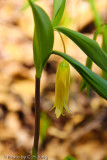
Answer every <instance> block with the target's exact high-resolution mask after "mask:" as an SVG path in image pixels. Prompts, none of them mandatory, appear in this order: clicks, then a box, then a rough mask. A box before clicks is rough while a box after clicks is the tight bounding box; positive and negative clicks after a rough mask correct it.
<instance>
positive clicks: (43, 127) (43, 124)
mask: <svg viewBox="0 0 107 160" xmlns="http://www.w3.org/2000/svg"><path fill="white" fill-rule="evenodd" d="M50 123H51V120H50V119H49V118H48V116H47V114H46V113H44V112H42V113H41V116H40V137H41V140H42V141H44V140H45V138H46V133H47V130H48V128H49V126H50Z"/></svg>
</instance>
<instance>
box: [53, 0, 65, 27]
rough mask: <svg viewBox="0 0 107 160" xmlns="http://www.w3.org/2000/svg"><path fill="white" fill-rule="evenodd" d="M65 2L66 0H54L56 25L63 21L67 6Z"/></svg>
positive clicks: (54, 21) (54, 24)
mask: <svg viewBox="0 0 107 160" xmlns="http://www.w3.org/2000/svg"><path fill="white" fill-rule="evenodd" d="M65 2H66V0H54V5H53V17H52V23H53V26H54V27H55V26H58V25H59V23H60V21H61V18H62V15H63V12H64V8H65Z"/></svg>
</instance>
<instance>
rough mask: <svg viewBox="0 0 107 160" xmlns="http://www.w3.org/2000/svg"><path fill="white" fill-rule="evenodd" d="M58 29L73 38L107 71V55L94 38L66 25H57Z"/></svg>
mask: <svg viewBox="0 0 107 160" xmlns="http://www.w3.org/2000/svg"><path fill="white" fill-rule="evenodd" d="M55 28H56V29H57V30H58V31H60V32H62V33H63V34H65V35H66V36H67V37H69V38H70V39H71V40H73V41H74V42H75V43H76V44H77V45H78V47H80V48H81V50H83V52H84V53H85V54H86V55H87V56H89V57H90V59H92V60H93V61H94V62H95V63H96V64H97V65H98V66H99V67H100V68H102V69H103V70H104V71H105V72H107V55H106V53H105V52H104V51H103V50H102V49H101V48H100V46H99V45H98V43H97V42H96V41H95V40H92V39H90V38H88V37H86V36H84V35H83V34H81V33H78V32H75V31H72V30H70V29H67V28H64V27H55Z"/></svg>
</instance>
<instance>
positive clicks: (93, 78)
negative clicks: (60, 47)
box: [53, 51, 107, 99]
mask: <svg viewBox="0 0 107 160" xmlns="http://www.w3.org/2000/svg"><path fill="white" fill-rule="evenodd" d="M53 53H54V54H56V55H59V56H61V57H63V58H64V59H65V60H67V61H68V62H69V63H70V64H71V65H72V66H73V67H74V68H75V69H76V70H77V72H79V74H80V75H81V76H82V77H83V78H84V80H85V81H86V82H87V83H88V84H89V85H90V86H91V87H92V88H93V89H94V90H95V91H96V92H97V93H98V94H99V95H100V96H101V97H103V98H105V99H107V81H106V80H104V79H103V78H101V77H99V76H98V75H97V74H96V73H94V72H92V71H91V70H90V69H89V68H87V67H86V66H84V65H82V64H81V63H79V62H78V61H76V60H75V59H73V58H71V57H70V56H68V55H66V54H64V53H62V52H58V51H53Z"/></svg>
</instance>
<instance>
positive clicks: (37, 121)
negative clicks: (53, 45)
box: [32, 77, 40, 160]
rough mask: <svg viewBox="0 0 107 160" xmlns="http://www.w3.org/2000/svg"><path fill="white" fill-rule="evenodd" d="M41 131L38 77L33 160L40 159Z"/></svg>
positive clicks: (37, 79)
mask: <svg viewBox="0 0 107 160" xmlns="http://www.w3.org/2000/svg"><path fill="white" fill-rule="evenodd" d="M39 130H40V78H37V77H36V80H35V133H34V145H33V149H32V160H37V159H38V144H39Z"/></svg>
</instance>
